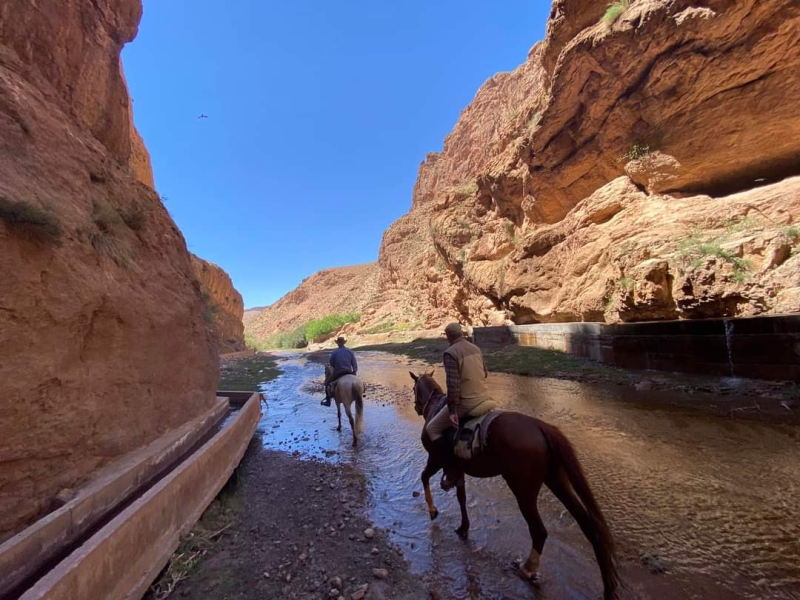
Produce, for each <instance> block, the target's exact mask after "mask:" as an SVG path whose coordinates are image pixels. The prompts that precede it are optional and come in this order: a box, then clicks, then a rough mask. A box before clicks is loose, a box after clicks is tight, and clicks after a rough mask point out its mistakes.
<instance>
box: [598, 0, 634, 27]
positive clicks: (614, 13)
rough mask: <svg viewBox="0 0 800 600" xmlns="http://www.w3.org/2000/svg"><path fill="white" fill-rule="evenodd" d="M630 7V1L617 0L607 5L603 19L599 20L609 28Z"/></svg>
mask: <svg viewBox="0 0 800 600" xmlns="http://www.w3.org/2000/svg"><path fill="white" fill-rule="evenodd" d="M629 6H630V0H618V1H617V2H614V3H612V4H610V5H609V7H608V8H607V9H606V12H605V14H604V15H603V18H602V19H601V20H602V22H603V23H604V24H605V25H607V26H609V27H610V26H611V25H613V24H614V23H616V22H617V20H618V19H619V18H620V17H621V16H622V15H623V13H624V12H625V11H626V10H628V7H629Z"/></svg>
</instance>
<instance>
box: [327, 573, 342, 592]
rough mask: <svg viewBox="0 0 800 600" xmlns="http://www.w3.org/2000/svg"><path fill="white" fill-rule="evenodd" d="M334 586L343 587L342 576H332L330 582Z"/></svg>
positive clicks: (338, 588) (339, 588)
mask: <svg viewBox="0 0 800 600" xmlns="http://www.w3.org/2000/svg"><path fill="white" fill-rule="evenodd" d="M328 583H329V584H330V585H331V587H332V588H336V589H337V590H341V589H342V578H341V577H338V576H337V577H332V578H331V580H330V581H329V582H328Z"/></svg>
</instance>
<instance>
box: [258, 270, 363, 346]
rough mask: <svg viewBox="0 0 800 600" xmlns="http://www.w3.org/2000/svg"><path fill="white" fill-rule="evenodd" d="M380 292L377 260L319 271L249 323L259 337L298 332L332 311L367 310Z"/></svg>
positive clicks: (361, 311) (357, 311)
mask: <svg viewBox="0 0 800 600" xmlns="http://www.w3.org/2000/svg"><path fill="white" fill-rule="evenodd" d="M377 293H378V266H377V265H376V264H375V263H369V264H365V265H355V266H352V267H338V268H335V269H325V270H323V271H319V272H318V273H315V274H314V275H312V276H311V277H308V278H306V279H304V280H303V282H302V283H301V284H300V285H299V286H298V287H297V288H295V289H294V290H292V291H291V292H289V293H288V294H286V295H285V296H284V297H283V298H281V299H280V300H278V301H277V302H276V303H275V304H272V305H271V306H268V307H266V308H264V309H263V310H261V311H260V312H259V313H258V315H257V316H255V317H254V318H253V319H252V320H250V321H248V323H247V324H246V331H247V333H249V334H252V335H253V336H254V337H255V338H257V339H264V338H266V337H268V336H270V335H272V334H274V333H287V332H290V331H294V330H295V329H297V328H298V327H300V326H301V325H303V324H305V323H306V322H307V321H310V320H312V319H320V318H322V317H326V316H328V315H331V314H345V313H365V312H366V311H367V310H370V306H371V303H373V302H374V301H375V299H376V296H377Z"/></svg>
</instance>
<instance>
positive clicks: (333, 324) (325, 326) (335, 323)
mask: <svg viewBox="0 0 800 600" xmlns="http://www.w3.org/2000/svg"><path fill="white" fill-rule="evenodd" d="M360 320H361V315H360V314H358V313H345V314H332V315H328V316H327V317H322V318H321V319H316V320H314V321H309V322H308V323H306V324H305V325H304V328H303V330H304V332H305V337H306V340H308V341H311V340H314V339H316V338H318V337H322V336H323V335H328V334H329V333H333V332H334V331H336V330H337V329H339V328H340V327H341V326H342V325H346V324H347V323H358V322H359V321H360Z"/></svg>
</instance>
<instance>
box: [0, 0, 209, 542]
mask: <svg viewBox="0 0 800 600" xmlns="http://www.w3.org/2000/svg"><path fill="white" fill-rule="evenodd" d="M140 14H141V4H140V2H139V1H138V0H121V1H119V2H110V1H108V0H98V1H97V2H81V1H78V0H64V1H63V2H55V3H53V2H51V3H41V2H39V3H31V2H28V1H27V0H10V1H7V2H3V3H2V4H0V197H3V198H7V199H9V200H12V201H14V202H19V203H22V204H23V205H25V206H28V207H29V208H30V209H32V210H34V211H38V212H37V214H39V215H49V217H48V219H49V222H50V223H51V225H53V224H54V226H53V227H51V228H49V229H48V230H47V231H49V232H50V235H49V237H48V236H40V235H37V236H33V237H32V236H31V235H28V234H27V233H26V232H25V231H21V230H20V229H19V228H17V227H15V226H13V225H10V222H9V221H7V220H6V219H5V218H4V217H3V216H0V281H1V282H2V283H1V284H0V423H2V436H0V515H2V517H0V541H2V540H3V539H5V538H6V537H8V536H9V535H10V534H12V533H14V531H16V530H17V529H18V528H19V527H20V526H22V525H24V524H25V523H27V522H30V521H31V520H33V519H35V518H36V517H38V516H39V515H41V514H42V513H43V512H44V511H46V510H47V508H48V506H49V504H50V501H51V500H52V499H53V497H54V496H55V495H56V494H57V493H58V492H59V490H61V489H64V488H73V489H77V488H78V487H79V486H80V484H81V482H83V481H85V479H86V478H87V477H88V476H89V475H90V474H91V473H92V471H93V470H94V469H96V468H97V467H99V466H101V465H103V464H105V463H107V462H108V461H110V460H113V459H114V458H117V457H119V456H120V455H121V454H123V453H125V452H127V451H130V450H133V449H135V448H138V447H141V446H142V445H144V444H146V443H148V442H150V441H151V440H153V439H154V438H156V437H158V436H159V435H161V434H163V433H165V432H166V431H167V430H169V429H171V428H174V427H176V426H178V425H180V424H182V423H184V422H185V421H187V420H189V419H192V418H193V417H195V416H197V415H198V414H199V413H201V412H202V411H204V410H206V409H207V408H209V407H210V406H211V405H212V403H213V402H214V398H215V385H216V380H217V375H218V366H217V357H216V356H215V351H214V347H213V343H212V340H211V336H210V334H209V332H208V330H207V329H206V327H205V325H204V323H203V317H202V307H203V305H202V298H201V293H200V288H199V284H198V282H197V280H196V278H195V276H194V273H193V272H192V267H191V263H190V259H189V253H188V252H187V249H186V243H185V241H184V239H183V236H182V235H181V234H180V232H179V231H178V229H177V227H176V226H175V224H174V222H173V221H172V219H171V218H170V217H169V215H168V214H167V211H166V210H165V209H164V207H163V206H162V204H161V202H160V200H159V198H158V196H157V195H156V194H155V192H154V191H153V190H152V189H151V188H150V187H148V186H146V185H143V184H142V183H140V182H139V181H137V180H136V179H135V178H134V176H133V175H132V174H131V171H130V167H129V162H128V161H129V159H130V156H131V143H132V142H131V140H132V130H131V127H130V100H129V98H128V94H127V90H126V88H125V85H124V81H123V79H122V75H121V71H120V67H119V56H120V50H121V48H122V45H123V43H125V42H127V41H130V40H131V39H133V37H134V35H135V34H136V30H137V26H138V21H139V17H140ZM28 233H29V232H28Z"/></svg>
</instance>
